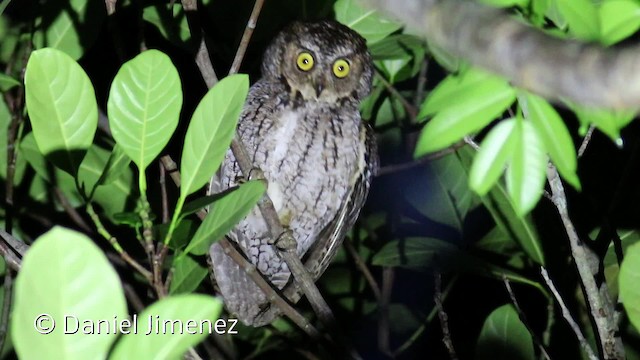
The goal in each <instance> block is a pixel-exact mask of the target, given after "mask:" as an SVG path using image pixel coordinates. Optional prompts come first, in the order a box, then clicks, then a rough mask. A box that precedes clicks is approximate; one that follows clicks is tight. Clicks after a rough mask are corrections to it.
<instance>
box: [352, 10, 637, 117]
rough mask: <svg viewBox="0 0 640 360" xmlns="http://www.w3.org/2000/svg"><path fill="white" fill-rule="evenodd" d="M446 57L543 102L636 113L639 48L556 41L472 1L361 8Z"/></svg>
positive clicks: (634, 46) (500, 12) (557, 39)
mask: <svg viewBox="0 0 640 360" xmlns="http://www.w3.org/2000/svg"><path fill="white" fill-rule="evenodd" d="M361 2H362V3H363V4H364V5H366V6H368V7H374V8H377V9H380V10H382V11H384V12H386V13H388V14H391V15H392V16H395V17H396V18H398V19H400V20H401V21H403V22H404V23H405V24H407V25H408V26H409V27H412V28H414V29H417V30H418V31H420V32H421V33H422V34H423V35H424V36H425V37H426V39H427V40H428V41H429V42H431V43H433V44H435V45H438V46H439V47H441V48H442V49H443V50H445V51H447V52H449V53H451V54H452V55H455V56H458V57H461V58H463V59H466V60H468V61H469V62H471V63H472V64H474V65H476V66H480V67H483V68H485V69H487V70H489V71H492V72H494V73H496V74H499V75H502V76H504V77H506V78H508V79H509V80H510V81H511V83H513V84H514V85H516V86H518V87H520V88H523V89H527V90H530V91H533V92H535V93H538V94H540V95H542V96H544V97H546V98H548V99H551V100H555V101H558V102H559V101H561V100H568V101H571V102H573V103H578V104H581V105H586V106H590V107H606V108H612V109H618V110H622V109H629V110H637V109H639V108H640V62H638V61H637V59H638V58H639V57H640V45H633V46H626V47H619V48H605V47H604V46H601V45H598V44H593V43H583V42H579V41H574V40H565V39H559V38H557V37H554V36H551V35H548V34H545V33H544V32H542V31H540V30H537V29H534V28H532V27H530V26H527V25H525V24H523V23H522V22H521V21H519V20H518V19H514V18H512V17H511V16H509V15H508V14H507V13H506V12H504V11H502V10H499V9H495V8H491V7H488V6H485V5H481V4H479V3H478V2H475V1H459V0H361Z"/></svg>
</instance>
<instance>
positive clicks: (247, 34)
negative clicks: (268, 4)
mask: <svg viewBox="0 0 640 360" xmlns="http://www.w3.org/2000/svg"><path fill="white" fill-rule="evenodd" d="M262 5H264V0H256V2H255V3H254V4H253V10H251V16H249V21H248V22H247V26H246V27H245V29H244V33H243V34H242V39H241V40H240V46H238V51H237V52H236V56H235V57H234V58H233V63H232V64H231V69H230V70H229V74H235V73H237V72H238V70H240V64H242V59H244V54H245V53H246V51H247V47H249V40H251V35H253V30H255V28H256V25H257V23H258V16H259V15H260V11H262Z"/></svg>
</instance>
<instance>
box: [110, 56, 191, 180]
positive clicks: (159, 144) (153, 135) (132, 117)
mask: <svg viewBox="0 0 640 360" xmlns="http://www.w3.org/2000/svg"><path fill="white" fill-rule="evenodd" d="M181 107H182V85H181V84H180V77H179V76H178V71H177V70H176V68H175V66H173V63H171V59H169V57H168V56H167V55H165V54H163V53H161V52H160V51H157V50H147V51H145V52H143V53H142V54H140V55H138V56H136V57H135V58H133V59H132V60H130V61H128V62H126V63H125V64H124V65H122V67H121V68H120V70H119V71H118V74H117V75H116V77H115V78H114V79H113V83H112V84H111V90H110V92H109V100H108V101H107V109H108V112H109V121H110V125H111V131H112V133H113V138H114V139H115V140H116V142H117V143H118V145H120V146H121V147H122V149H123V150H124V152H125V153H126V154H127V155H128V156H129V157H130V158H131V160H132V161H133V162H134V163H135V164H136V165H137V166H138V167H139V168H140V172H141V174H144V169H146V168H147V166H148V165H149V163H151V161H152V160H153V159H154V158H155V157H156V156H158V154H159V153H160V151H162V149H163V148H164V147H165V145H166V144H167V142H169V139H170V138H171V135H172V134H173V132H174V131H175V129H176V126H177V125H178V119H179V116H180V109H181ZM141 190H145V189H141Z"/></svg>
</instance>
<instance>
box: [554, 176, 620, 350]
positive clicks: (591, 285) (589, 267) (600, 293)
mask: <svg viewBox="0 0 640 360" xmlns="http://www.w3.org/2000/svg"><path fill="white" fill-rule="evenodd" d="M547 177H548V180H549V185H550V187H551V201H552V202H553V204H554V205H555V207H556V208H557V209H558V213H559V214H560V219H561V220H562V223H563V224H564V227H565V231H566V233H567V236H568V237H569V244H570V246H571V255H572V256H573V260H574V261H575V264H576V267H577V269H578V274H579V276H580V281H581V283H582V289H583V291H584V293H585V297H586V300H587V304H588V305H589V310H590V313H591V318H592V319H593V321H594V324H595V332H596V333H597V337H598V339H599V341H600V346H599V347H600V350H601V351H602V353H603V355H604V357H605V358H606V359H624V358H625V356H624V347H623V345H622V339H621V338H620V335H619V333H618V324H617V323H616V321H615V318H614V314H615V311H614V308H613V304H612V303H611V299H610V298H609V296H608V288H607V284H606V283H604V282H603V283H602V284H601V285H600V286H598V284H597V283H596V280H595V277H594V275H595V274H597V273H598V266H599V261H600V260H599V259H598V257H597V256H596V255H595V253H593V251H592V250H591V249H589V248H588V247H587V246H586V245H585V244H584V243H583V242H582V240H580V238H579V237H578V233H577V232H576V229H575V227H574V226H573V223H572V222H571V219H570V218H569V212H568V209H567V198H566V195H565V193H564V187H563V185H562V181H561V180H560V175H559V174H558V171H557V169H556V168H555V166H553V165H549V168H548V171H547Z"/></svg>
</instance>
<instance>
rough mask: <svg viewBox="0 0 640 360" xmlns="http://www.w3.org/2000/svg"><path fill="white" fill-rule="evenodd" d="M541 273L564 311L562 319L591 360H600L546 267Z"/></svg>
mask: <svg viewBox="0 0 640 360" xmlns="http://www.w3.org/2000/svg"><path fill="white" fill-rule="evenodd" d="M540 272H541V273H542V277H543V278H544V281H545V283H546V284H547V286H548V287H549V290H551V293H552V294H553V296H554V297H555V298H556V301H557V302H558V305H560V309H562V317H563V318H564V319H565V320H566V321H567V323H569V326H570V327H571V330H573V332H574V333H575V334H576V337H577V338H578V341H579V342H580V346H582V349H583V350H584V352H585V353H586V354H587V356H588V357H589V360H598V357H597V356H596V354H595V353H594V352H593V349H592V348H591V346H589V342H588V341H587V339H585V337H584V335H583V334H582V330H580V326H579V325H578V323H577V322H576V321H575V320H574V319H573V316H571V312H570V311H569V308H567V305H566V304H565V303H564V300H563V299H562V296H560V293H559V292H558V289H556V287H555V285H554V284H553V281H551V278H549V273H548V272H547V269H545V268H544V267H541V268H540Z"/></svg>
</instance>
